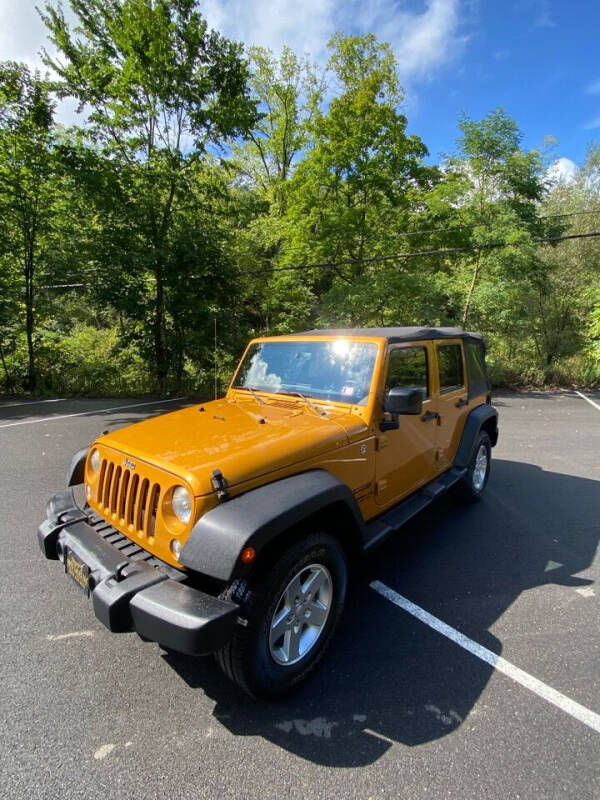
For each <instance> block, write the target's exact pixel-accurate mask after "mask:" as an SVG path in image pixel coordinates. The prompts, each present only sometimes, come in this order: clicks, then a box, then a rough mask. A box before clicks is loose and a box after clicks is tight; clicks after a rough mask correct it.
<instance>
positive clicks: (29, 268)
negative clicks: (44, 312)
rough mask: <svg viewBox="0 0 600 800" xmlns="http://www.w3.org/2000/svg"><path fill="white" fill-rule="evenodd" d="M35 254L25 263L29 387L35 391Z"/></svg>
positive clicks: (29, 256)
mask: <svg viewBox="0 0 600 800" xmlns="http://www.w3.org/2000/svg"><path fill="white" fill-rule="evenodd" d="M33 269H34V265H33V254H32V253H29V254H28V256H27V258H26V263H25V329H26V335H27V355H28V366H27V389H28V390H29V391H30V392H35V389H36V385H37V374H36V369H35V351H34V346H33V329H34V325H35V319H34V314H33V298H34V292H33Z"/></svg>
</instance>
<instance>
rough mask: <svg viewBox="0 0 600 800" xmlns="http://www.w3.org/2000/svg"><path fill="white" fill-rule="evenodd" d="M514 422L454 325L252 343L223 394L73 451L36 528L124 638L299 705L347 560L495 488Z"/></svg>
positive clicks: (475, 351) (478, 350)
mask: <svg viewBox="0 0 600 800" xmlns="http://www.w3.org/2000/svg"><path fill="white" fill-rule="evenodd" d="M497 439H498V415H497V412H496V409H495V408H494V407H493V406H492V405H491V395H490V387H489V382H488V378H487V373H486V367H485V349H484V344H483V340H482V338H481V337H480V336H479V335H477V334H474V333H468V332H465V331H463V330H461V329H458V328H381V329H362V330H331V331H326V330H321V331H310V332H308V333H301V334H296V335H290V336H278V337H262V338H259V339H254V340H253V341H251V342H250V344H249V345H248V347H247V349H246V352H245V353H244V356H243V358H242V360H241V362H240V364H239V366H238V368H237V371H236V373H235V376H234V378H233V380H232V382H231V385H230V387H229V389H228V391H227V394H226V396H225V397H224V398H223V399H220V400H214V401H211V402H208V403H203V404H202V405H193V406H190V407H188V408H184V409H182V410H180V411H175V412H173V413H170V414H165V415H163V416H160V417H155V418H153V419H149V420H146V421H144V422H139V423H137V424H135V425H130V426H129V427H126V428H122V429H120V430H116V431H113V432H111V433H106V434H105V435H103V436H101V437H100V438H98V439H97V440H96V441H95V442H93V444H92V445H91V447H90V448H86V449H84V450H82V451H80V452H79V453H76V454H75V456H74V457H73V459H72V462H71V466H70V469H69V472H68V480H67V485H68V486H69V487H73V486H75V485H77V484H81V483H83V484H84V487H85V497H86V503H85V505H84V507H83V508H79V507H78V506H77V504H76V502H75V499H74V495H73V489H72V488H69V489H68V490H66V491H62V492H58V493H57V494H55V495H54V496H53V497H52V498H51V499H50V501H49V502H48V505H47V508H46V517H47V518H46V520H45V521H44V522H43V523H42V525H41V526H40V528H39V530H38V537H39V542H40V546H41V548H42V552H43V553H44V555H45V556H46V558H50V559H58V560H60V561H61V562H62V563H63V564H64V567H65V572H67V573H68V574H69V575H71V577H72V578H73V579H74V580H75V581H76V582H77V583H78V584H79V585H80V586H81V587H82V588H83V589H84V591H85V592H86V593H87V595H88V596H91V598H92V602H93V607H94V612H95V614H96V616H97V617H98V619H99V620H101V622H103V623H104V625H106V626H107V627H108V628H109V630H111V631H114V632H121V631H137V633H138V634H139V635H140V636H141V637H142V638H144V639H146V640H152V641H156V642H159V643H160V644H161V645H163V646H164V647H166V648H171V649H174V650H178V651H181V652H183V653H188V654H191V655H203V654H207V653H211V652H214V653H216V655H217V659H218V661H219V663H220V665H221V667H222V668H223V670H224V671H225V672H226V673H227V674H228V675H229V676H230V677H231V678H232V679H233V680H234V681H235V682H236V683H237V684H238V685H239V686H240V687H242V688H243V689H244V690H246V691H247V692H249V693H250V694H253V695H263V696H274V695H280V694H283V693H285V692H287V691H289V690H290V689H291V688H292V687H293V686H295V685H297V684H298V683H300V681H302V680H303V679H304V678H306V676H307V675H308V674H309V673H310V672H311V670H313V669H314V667H315V666H316V664H317V663H318V662H319V660H320V659H321V657H322V656H323V653H324V651H325V649H326V647H327V644H328V643H329V641H330V639H331V637H332V635H333V632H334V630H335V627H336V625H337V623H338V620H339V618H340V615H341V613H342V608H343V605H344V597H345V593H346V584H347V565H348V562H349V561H350V560H351V559H352V558H353V557H355V556H356V555H357V554H360V553H361V552H363V551H367V550H370V549H371V548H372V547H374V546H375V545H376V544H378V543H380V542H381V541H383V540H384V539H386V538H387V537H388V536H389V535H390V534H392V533H394V532H395V531H397V530H398V529H399V528H401V527H402V525H403V524H404V523H405V522H406V521H407V520H409V519H411V517H413V516H414V515H415V514H417V513H418V512H419V511H420V510H421V509H423V508H425V507H426V506H427V505H429V504H430V503H431V502H432V501H433V500H434V499H435V498H436V497H438V496H439V495H440V494H442V493H443V492H445V491H447V490H448V489H450V488H451V487H453V490H454V491H456V492H457V493H459V494H460V495H462V497H463V498H464V499H466V500H467V501H474V500H478V499H479V497H480V496H481V494H482V492H483V490H484V489H485V486H486V483H487V480H488V476H489V470H490V455H491V448H492V447H493V446H494V445H495V444H496V441H497Z"/></svg>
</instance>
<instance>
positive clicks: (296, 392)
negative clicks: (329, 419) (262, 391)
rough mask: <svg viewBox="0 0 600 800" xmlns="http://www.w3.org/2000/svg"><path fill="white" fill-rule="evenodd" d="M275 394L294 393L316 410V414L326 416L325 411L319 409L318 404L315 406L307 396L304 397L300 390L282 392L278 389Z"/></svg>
mask: <svg viewBox="0 0 600 800" xmlns="http://www.w3.org/2000/svg"><path fill="white" fill-rule="evenodd" d="M277 394H295V395H297V396H298V397H300V398H301V399H302V400H304V402H305V403H307V404H308V405H309V406H310V407H311V408H312V409H313V410H314V411H316V412H317V414H319V416H321V417H326V416H327V412H326V411H323V409H321V408H319V407H318V406H316V405H315V404H314V403H313V402H312V401H311V400H310V399H309V398H308V397H306V395H304V394H302V392H298V391H291V392H282V391H279V392H277Z"/></svg>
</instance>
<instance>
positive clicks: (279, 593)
mask: <svg viewBox="0 0 600 800" xmlns="http://www.w3.org/2000/svg"><path fill="white" fill-rule="evenodd" d="M346 583H347V567H346V559H345V556H344V552H343V550H342V548H341V546H340V544H339V542H338V541H337V540H336V539H335V538H333V537H332V536H330V535H329V534H326V533H314V534H311V535H310V536H307V537H306V538H304V539H302V540H301V541H299V542H297V543H296V544H295V545H293V546H292V547H291V548H290V549H289V550H287V551H285V552H284V553H283V554H282V555H281V556H280V557H279V558H278V559H277V561H276V562H275V564H273V565H272V566H271V567H270V568H269V569H268V570H266V571H265V572H264V573H263V574H262V575H261V576H260V577H255V578H254V579H252V578H251V579H248V580H246V579H240V580H237V581H234V582H233V583H232V584H231V585H230V586H229V587H228V588H227V590H226V592H225V593H224V594H223V595H222V596H223V597H226V598H227V599H230V600H233V601H234V602H236V603H239V605H240V617H241V620H242V621H243V622H245V623H246V624H245V625H244V624H241V625H236V629H235V632H234V635H233V637H232V638H231V640H230V642H229V643H228V644H227V645H226V647H224V648H223V649H222V650H220V651H219V652H218V653H217V660H218V662H219V664H220V666H221V668H222V669H223V671H224V672H225V673H226V674H227V675H228V676H229V677H230V678H231V679H232V680H233V681H234V682H235V683H237V684H238V686H240V687H241V688H242V689H244V690H245V691H246V692H248V693H249V694H251V695H255V696H263V697H275V696H280V695H284V694H286V693H287V692H289V691H290V690H291V689H292V688H294V687H295V686H297V685H298V684H299V683H301V682H302V681H303V680H305V679H306V678H307V677H308V676H309V674H310V673H311V672H312V671H313V669H314V668H315V667H316V665H317V664H318V663H319V661H320V660H321V658H322V657H323V655H324V653H325V650H326V648H327V645H328V644H329V642H330V640H331V637H332V636H333V633H334V631H335V628H336V626H337V623H338V621H339V618H340V616H341V613H342V609H343V605H344V598H345V594H346Z"/></svg>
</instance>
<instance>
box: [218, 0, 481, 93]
mask: <svg viewBox="0 0 600 800" xmlns="http://www.w3.org/2000/svg"><path fill="white" fill-rule="evenodd" d="M407 6H408V3H407V2H406V0H403V1H402V2H400V3H398V2H394V0H350V1H348V0H346V1H345V2H344V0H303V2H291V1H290V0H208V2H206V3H205V4H204V5H203V10H204V13H205V15H206V18H207V20H208V21H209V23H210V24H211V25H212V26H213V27H214V28H216V29H217V30H220V31H221V32H222V33H224V34H225V35H227V36H229V37H230V38H233V39H236V40H238V41H244V42H246V43H247V44H261V45H265V46H267V47H270V48H271V49H272V50H274V51H275V52H277V51H279V50H281V47H282V46H283V45H284V44H287V45H289V46H290V47H291V48H292V49H293V50H295V51H296V52H297V53H310V55H311V56H312V58H313V59H315V60H316V61H320V62H321V63H323V62H324V61H325V60H326V44H327V41H328V40H329V38H330V36H331V35H332V34H333V33H334V32H335V31H336V30H341V31H343V32H344V33H361V34H362V33H371V32H372V33H374V34H375V35H376V36H377V37H378V39H380V40H381V41H386V42H389V43H390V44H391V45H392V47H393V48H394V51H395V53H396V56H397V58H398V64H399V70H400V74H401V76H402V78H403V79H409V78H411V79H412V78H417V77H421V78H422V77H426V76H429V75H430V73H431V71H432V70H435V69H436V68H437V67H439V66H440V65H441V64H443V63H444V62H446V61H447V60H449V59H450V58H452V57H453V56H454V55H455V54H456V53H457V52H459V51H460V49H461V48H462V46H463V44H464V42H465V41H466V40H465V38H464V37H461V36H459V35H458V33H457V29H458V26H459V15H458V0H426V3H425V8H424V10H422V11H420V12H418V11H410V10H408V7H407Z"/></svg>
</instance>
